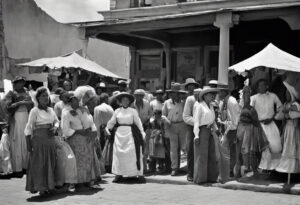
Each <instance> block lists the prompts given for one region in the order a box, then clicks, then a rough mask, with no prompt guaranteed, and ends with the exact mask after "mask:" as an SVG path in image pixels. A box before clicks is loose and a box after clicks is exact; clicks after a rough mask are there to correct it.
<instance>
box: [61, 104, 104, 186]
mask: <svg viewBox="0 0 300 205" xmlns="http://www.w3.org/2000/svg"><path fill="white" fill-rule="evenodd" d="M71 111H72V109H71V108H69V110H64V111H63V112H62V121H61V127H62V131H63V134H64V136H65V137H67V141H68V143H69V145H70V147H71V148H72V150H73V152H74V155H75V158H76V164H77V182H78V183H86V182H91V181H92V180H95V179H96V178H97V177H99V176H100V175H101V171H100V164H99V161H98V158H97V154H96V150H95V146H94V140H93V139H91V136H83V135H80V134H74V133H75V131H76V130H82V129H88V128H91V131H92V132H96V131H97V130H96V126H95V124H94V122H93V117H92V116H91V115H90V114H89V113H88V112H87V110H85V109H84V108H79V109H77V110H76V111H75V112H76V115H75V116H73V115H72V114H71ZM73 111H74V110H73Z"/></svg>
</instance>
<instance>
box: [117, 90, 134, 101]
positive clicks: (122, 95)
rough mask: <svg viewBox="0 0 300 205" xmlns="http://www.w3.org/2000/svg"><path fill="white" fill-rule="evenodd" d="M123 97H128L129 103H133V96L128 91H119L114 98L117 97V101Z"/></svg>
mask: <svg viewBox="0 0 300 205" xmlns="http://www.w3.org/2000/svg"><path fill="white" fill-rule="evenodd" d="M124 97H127V98H128V99H129V101H130V104H131V103H133V101H134V96H133V95H131V94H129V93H127V92H120V93H119V94H117V95H116V98H117V99H118V100H119V101H121V100H122V98H124Z"/></svg>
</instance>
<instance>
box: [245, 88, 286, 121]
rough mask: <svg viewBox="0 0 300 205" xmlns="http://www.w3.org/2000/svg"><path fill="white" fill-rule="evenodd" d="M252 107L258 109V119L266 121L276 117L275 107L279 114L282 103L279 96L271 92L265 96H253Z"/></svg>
mask: <svg viewBox="0 0 300 205" xmlns="http://www.w3.org/2000/svg"><path fill="white" fill-rule="evenodd" d="M251 105H252V106H253V107H254V108H255V109H256V111H257V114H258V119H259V120H266V119H269V118H272V117H273V116H274V114H275V110H274V105H276V110H277V112H278V111H279V110H280V108H281V106H282V103H281V101H280V100H279V98H278V97H277V95H275V94H274V93H271V92H266V93H264V94H260V93H258V94H256V95H254V96H252V97H251Z"/></svg>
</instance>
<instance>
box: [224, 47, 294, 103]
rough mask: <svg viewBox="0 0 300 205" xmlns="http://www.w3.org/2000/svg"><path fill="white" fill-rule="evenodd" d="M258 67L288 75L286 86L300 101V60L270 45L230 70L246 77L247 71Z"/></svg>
mask: <svg viewBox="0 0 300 205" xmlns="http://www.w3.org/2000/svg"><path fill="white" fill-rule="evenodd" d="M257 67H267V68H273V69H278V70H281V71H284V72H285V73H286V79H285V81H284V84H285V86H286V87H287V88H288V89H289V90H290V92H292V93H293V95H294V96H295V97H296V98H298V99H300V92H299V91H300V58H298V57H296V56H293V55H291V54H289V53H287V52H285V51H283V50H281V49H279V48H277V47H276V46H275V45H273V44H272V43H270V44H268V45H267V46H266V47H265V48H264V49H263V50H261V51H260V52H258V53H257V54H255V55H253V56H251V57H250V58H247V59H246V60H244V61H242V62H240V63H237V64H235V65H232V66H230V67H229V70H235V71H236V72H237V73H238V74H241V75H244V74H246V71H248V70H251V69H253V68H257Z"/></svg>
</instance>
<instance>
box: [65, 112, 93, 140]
mask: <svg viewBox="0 0 300 205" xmlns="http://www.w3.org/2000/svg"><path fill="white" fill-rule="evenodd" d="M70 110H72V109H64V111H63V113H62V117H61V128H62V131H63V134H64V136H66V137H71V136H72V135H73V134H74V133H75V131H76V130H82V129H88V128H91V129H92V131H97V129H96V126H95V124H94V121H93V116H92V115H91V114H89V113H87V111H82V110H81V109H77V110H76V113H77V115H75V116H73V115H72V114H71V113H70Z"/></svg>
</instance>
